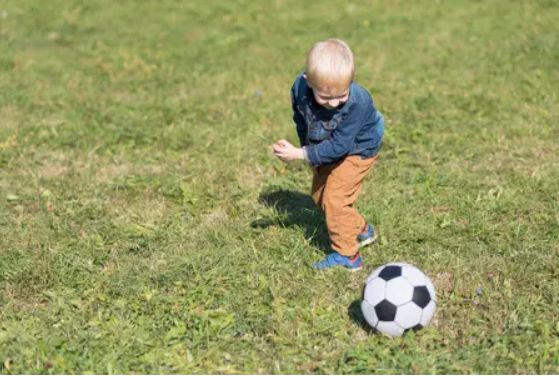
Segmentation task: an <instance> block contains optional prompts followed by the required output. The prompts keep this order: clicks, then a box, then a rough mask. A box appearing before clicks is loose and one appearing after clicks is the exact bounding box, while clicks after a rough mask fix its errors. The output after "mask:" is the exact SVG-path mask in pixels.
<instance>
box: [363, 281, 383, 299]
mask: <svg viewBox="0 0 559 376" xmlns="http://www.w3.org/2000/svg"><path fill="white" fill-rule="evenodd" d="M385 288H386V281H385V280H384V279H382V278H375V279H373V280H372V281H370V282H367V285H366V286H365V293H364V294H363V297H364V299H365V300H366V301H367V302H368V303H369V304H371V305H373V306H375V305H377V304H378V303H380V302H381V301H382V300H384V291H385Z"/></svg>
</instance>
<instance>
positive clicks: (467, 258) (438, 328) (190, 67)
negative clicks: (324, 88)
mask: <svg viewBox="0 0 559 376" xmlns="http://www.w3.org/2000/svg"><path fill="white" fill-rule="evenodd" d="M558 19H559V3H557V2H556V1H551V0H548V1H544V0H542V1H504V0H503V1H498V0H495V1H465V0H464V1H418V2H404V1H353V2H336V1H319V2H307V3H301V2H298V1H294V0H276V1H271V2H264V1H263V2H254V1H248V0H247V1H219V2H218V1H214V2H211V1H198V0H197V1H194V0H192V1H183V2H180V1H170V0H165V1H157V2H156V1H118V2H116V1H108V0H104V1H66V0H49V1H48V2H47V1H32V0H22V1H19V0H1V1H0V364H1V366H0V370H1V372H2V373H91V372H94V373H389V374H392V373H481V374H485V373H511V374H514V373H559V311H558V308H557V307H558V306H559V294H558V291H559V278H558V277H559V157H558V155H559V146H558V145H559V143H558V140H559V90H558V88H559V26H558V23H557V20H558ZM332 36H336V37H340V38H343V39H345V40H347V41H348V42H349V44H350V45H351V46H352V48H353V50H354V52H355V55H356V66H357V81H358V82H359V83H360V84H361V85H362V86H364V87H365V88H367V89H369V90H370V91H371V92H372V94H373V97H374V99H375V103H376V105H377V107H378V108H379V109H380V110H381V111H382V112H383V113H384V114H385V116H386V119H387V128H386V134H385V142H384V148H383V150H382V152H381V160H380V162H379V164H378V165H377V167H376V168H375V170H374V172H373V173H372V174H371V175H370V176H369V178H368V180H367V181H366V184H365V187H364V190H363V193H362V195H361V197H360V199H359V202H358V207H359V208H360V210H361V211H362V213H363V214H364V215H366V216H367V218H368V219H370V221H371V222H372V223H373V224H374V225H375V226H376V227H377V228H378V230H379V232H380V234H381V237H380V242H379V244H377V245H374V246H372V247H370V248H368V249H366V250H365V251H364V252H363V256H364V261H365V262H366V265H367V268H366V269H365V270H364V271H361V272H359V273H354V274H350V273H346V272H344V271H343V270H337V271H332V272H328V273H316V272H313V271H312V270H311V269H310V268H309V264H310V263H311V262H314V261H317V260H319V259H320V258H321V257H323V255H324V253H325V252H328V239H327V237H326V233H325V228H324V220H323V219H322V218H321V216H320V214H319V213H318V212H317V211H316V210H315V209H314V208H313V206H312V202H311V200H310V198H309V196H308V195H307V193H308V191H309V185H310V171H309V169H308V168H307V167H306V166H305V165H304V163H302V162H301V163H292V164H287V165H286V164H283V163H281V162H280V161H278V160H277V159H275V158H274V157H273V155H272V153H271V144H272V143H273V142H274V141H276V140H277V139H279V138H283V137H286V138H287V139H289V140H291V141H292V142H296V132H295V129H294V126H293V124H292V121H291V112H290V101H289V89H290V86H291V83H292V80H293V78H294V77H295V75H296V74H297V73H298V72H299V71H300V70H301V69H302V68H303V66H304V59H305V54H306V51H307V50H308V48H309V47H310V46H311V45H312V43H313V42H315V41H318V40H321V39H325V38H328V37H332ZM391 261H405V262H408V263H412V264H414V265H417V266H418V267H420V268H421V269H422V270H424V271H425V272H426V273H427V274H428V275H429V276H430V277H431V278H432V279H433V281H434V283H435V286H436V288H437V295H438V311H437V313H436V316H435V319H434V320H433V322H432V323H431V325H430V326H429V327H428V328H427V329H425V330H423V331H420V332H418V333H410V334H408V335H406V336H404V337H402V338H398V339H394V340H391V339H389V338H385V337H383V336H380V335H374V334H370V333H369V332H368V331H367V330H365V328H364V327H363V321H362V318H361V316H360V314H359V308H358V303H359V300H360V297H361V290H362V284H363V282H364V280H365V279H366V276H367V274H368V272H370V271H372V270H373V269H374V268H375V267H377V266H379V265H381V264H383V263H386V262H391Z"/></svg>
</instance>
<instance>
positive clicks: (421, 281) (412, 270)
mask: <svg viewBox="0 0 559 376" xmlns="http://www.w3.org/2000/svg"><path fill="white" fill-rule="evenodd" d="M402 276H403V277H405V278H406V279H407V280H408V281H409V282H410V283H411V284H412V285H413V286H424V285H425V274H423V272H422V271H421V270H419V269H417V268H416V267H415V266H411V265H407V266H405V267H403V268H402Z"/></svg>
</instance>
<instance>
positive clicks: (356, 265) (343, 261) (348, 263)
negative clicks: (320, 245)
mask: <svg viewBox="0 0 559 376" xmlns="http://www.w3.org/2000/svg"><path fill="white" fill-rule="evenodd" d="M338 265H339V266H343V267H345V268H346V269H347V270H350V271H352V272H356V271H358V270H361V268H362V267H363V261H362V260H361V256H360V255H359V253H356V254H355V255H354V256H352V257H350V256H342V255H340V254H339V253H338V252H332V253H330V254H329V255H328V256H326V258H325V259H324V260H322V261H319V262H315V263H314V264H312V267H313V269H316V270H324V269H330V268H333V267H334V266H338Z"/></svg>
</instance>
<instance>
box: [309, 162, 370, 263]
mask: <svg viewBox="0 0 559 376" xmlns="http://www.w3.org/2000/svg"><path fill="white" fill-rule="evenodd" d="M377 160H378V155H377V156H375V157H372V158H368V159H362V158H361V157H360V156H356V155H352V156H349V157H345V158H344V159H342V160H340V161H338V162H335V163H331V164H327V165H322V166H318V167H316V168H314V169H313V171H314V172H313V182H312V189H311V192H312V198H313V200H314V202H315V204H316V205H317V206H318V207H319V208H321V209H322V211H323V212H324V215H325V217H326V226H327V227H328V234H329V235H330V244H331V247H332V249H333V250H335V251H336V252H338V253H339V254H341V255H344V256H353V255H354V254H356V253H357V251H358V248H359V242H358V241H357V235H358V234H359V233H361V232H362V231H363V230H364V229H365V226H366V225H367V221H365V219H364V218H363V216H362V215H361V214H359V212H358V211H357V209H355V208H354V207H353V203H354V202H355V200H357V197H358V196H359V193H360V192H361V187H362V185H363V179H364V178H365V176H366V175H367V173H368V172H369V171H370V170H371V168H372V167H373V165H374V164H375V163H376V161H377Z"/></svg>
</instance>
